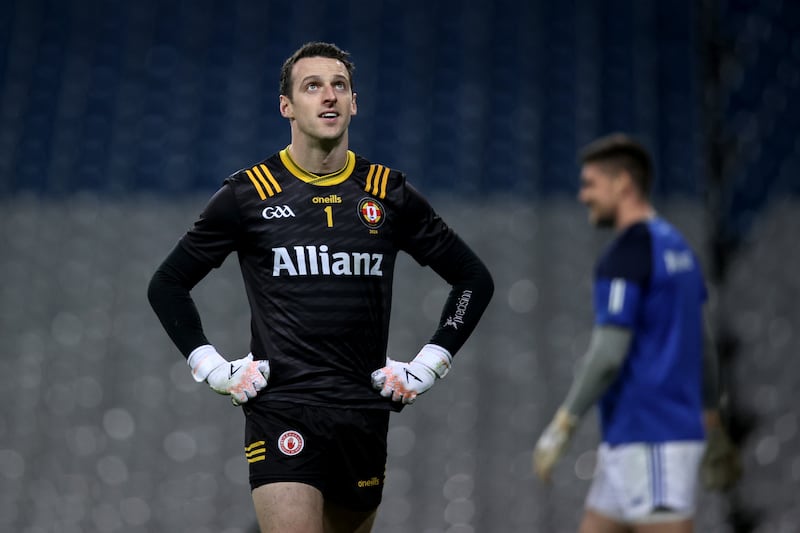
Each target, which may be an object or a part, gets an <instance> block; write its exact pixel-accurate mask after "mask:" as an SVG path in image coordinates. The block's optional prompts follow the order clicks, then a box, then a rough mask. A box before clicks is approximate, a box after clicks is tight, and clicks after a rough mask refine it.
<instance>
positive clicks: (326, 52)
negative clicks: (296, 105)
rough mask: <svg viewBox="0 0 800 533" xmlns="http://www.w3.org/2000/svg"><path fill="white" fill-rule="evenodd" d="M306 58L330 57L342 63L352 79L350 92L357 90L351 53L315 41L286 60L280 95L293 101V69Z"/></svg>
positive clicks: (305, 45) (282, 73)
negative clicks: (354, 84) (354, 83)
mask: <svg viewBox="0 0 800 533" xmlns="http://www.w3.org/2000/svg"><path fill="white" fill-rule="evenodd" d="M306 57H328V58H330V59H336V60H337V61H341V62H342V64H343V65H344V66H345V68H346V69H347V75H348V76H349V77H350V80H349V81H350V90H351V91H354V90H355V88H354V87H353V72H355V70H356V67H355V65H354V64H353V62H352V61H351V60H350V53H349V52H345V51H344V50H342V49H341V48H339V47H338V46H336V45H335V44H331V43H323V42H320V41H314V42H310V43H306V44H304V45H303V46H301V47H300V48H298V49H297V50H296V51H295V53H293V54H292V55H291V56H289V57H288V58H287V59H286V61H284V62H283V67H282V68H281V83H280V94H282V95H284V96H286V97H287V98H289V99H290V100H291V98H292V68H294V65H295V63H297V62H298V61H300V60H301V59H303V58H306Z"/></svg>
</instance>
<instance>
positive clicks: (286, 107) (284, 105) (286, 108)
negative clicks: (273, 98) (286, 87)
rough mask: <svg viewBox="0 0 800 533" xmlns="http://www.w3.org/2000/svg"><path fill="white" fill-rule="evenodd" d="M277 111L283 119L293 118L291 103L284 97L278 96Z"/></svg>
mask: <svg viewBox="0 0 800 533" xmlns="http://www.w3.org/2000/svg"><path fill="white" fill-rule="evenodd" d="M278 109H280V112H281V116H282V117H283V118H288V119H292V118H294V109H293V108H292V101H291V100H289V97H288V96H286V95H283V94H282V95H280V96H278Z"/></svg>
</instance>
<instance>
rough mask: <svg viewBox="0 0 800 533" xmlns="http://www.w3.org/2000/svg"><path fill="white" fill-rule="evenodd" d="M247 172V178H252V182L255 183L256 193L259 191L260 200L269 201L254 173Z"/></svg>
mask: <svg viewBox="0 0 800 533" xmlns="http://www.w3.org/2000/svg"><path fill="white" fill-rule="evenodd" d="M245 172H247V177H248V178H250V181H252V182H253V185H254V186H255V188H256V191H258V196H259V198H261V199H262V200H266V199H267V195H266V194H264V190H263V189H262V188H261V185H259V183H258V180H257V179H256V177H255V176H253V173H252V172H250V171H249V170H245Z"/></svg>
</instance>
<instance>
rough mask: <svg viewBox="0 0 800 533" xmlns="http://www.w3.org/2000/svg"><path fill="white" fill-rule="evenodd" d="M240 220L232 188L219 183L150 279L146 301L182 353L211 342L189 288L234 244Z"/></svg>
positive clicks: (219, 262)
mask: <svg viewBox="0 0 800 533" xmlns="http://www.w3.org/2000/svg"><path fill="white" fill-rule="evenodd" d="M238 223H239V218H238V208H237V206H236V202H235V199H234V196H233V191H232V190H231V187H230V185H228V184H226V185H223V187H222V188H220V189H219V191H217V193H216V194H214V196H213V197H212V198H211V200H209V202H208V204H207V205H206V207H205V209H204V210H203V212H202V214H201V215H200V217H199V218H198V220H197V221H196V222H195V223H194V225H193V226H192V228H191V229H190V230H189V231H187V232H186V234H185V235H184V236H183V237H182V238H181V240H180V242H179V243H178V244H177V245H176V246H175V248H174V249H173V250H172V252H170V254H169V255H168V256H167V258H166V259H165V260H164V262H163V263H161V265H160V266H159V267H158V269H156V272H155V273H154V274H153V277H152V278H151V280H150V284H149V286H148V289H147V298H148V300H149V301H150V305H151V306H152V308H153V311H155V313H156V316H158V319H159V320H160V322H161V325H162V326H163V327H164V329H165V330H166V332H167V335H169V337H170V339H172V342H174V343H175V346H177V348H178V350H180V352H181V353H182V354H183V355H184V356H185V357H188V356H189V354H190V353H191V352H192V350H194V349H195V348H197V347H198V346H202V345H204V344H209V342H208V339H207V338H206V336H205V334H204V333H203V326H202V322H201V320H200V314H199V313H198V312H197V307H196V306H195V303H194V300H192V297H191V295H190V291H191V290H192V288H194V286H195V285H197V283H199V282H200V280H202V279H203V278H204V277H205V276H206V275H207V274H208V273H209V272H210V271H211V269H212V268H215V267H219V266H220V265H221V264H222V262H223V261H224V260H225V257H226V256H227V255H228V254H229V253H230V252H231V250H233V249H234V248H235V244H236V238H237V237H236V236H237V227H238Z"/></svg>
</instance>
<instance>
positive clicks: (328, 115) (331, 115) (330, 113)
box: [320, 111, 339, 118]
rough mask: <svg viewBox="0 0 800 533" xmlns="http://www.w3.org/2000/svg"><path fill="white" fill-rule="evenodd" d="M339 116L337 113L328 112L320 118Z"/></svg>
mask: <svg viewBox="0 0 800 533" xmlns="http://www.w3.org/2000/svg"><path fill="white" fill-rule="evenodd" d="M338 116H339V113H337V112H335V111H328V112H327V113H322V114H321V115H320V118H336V117H338Z"/></svg>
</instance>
